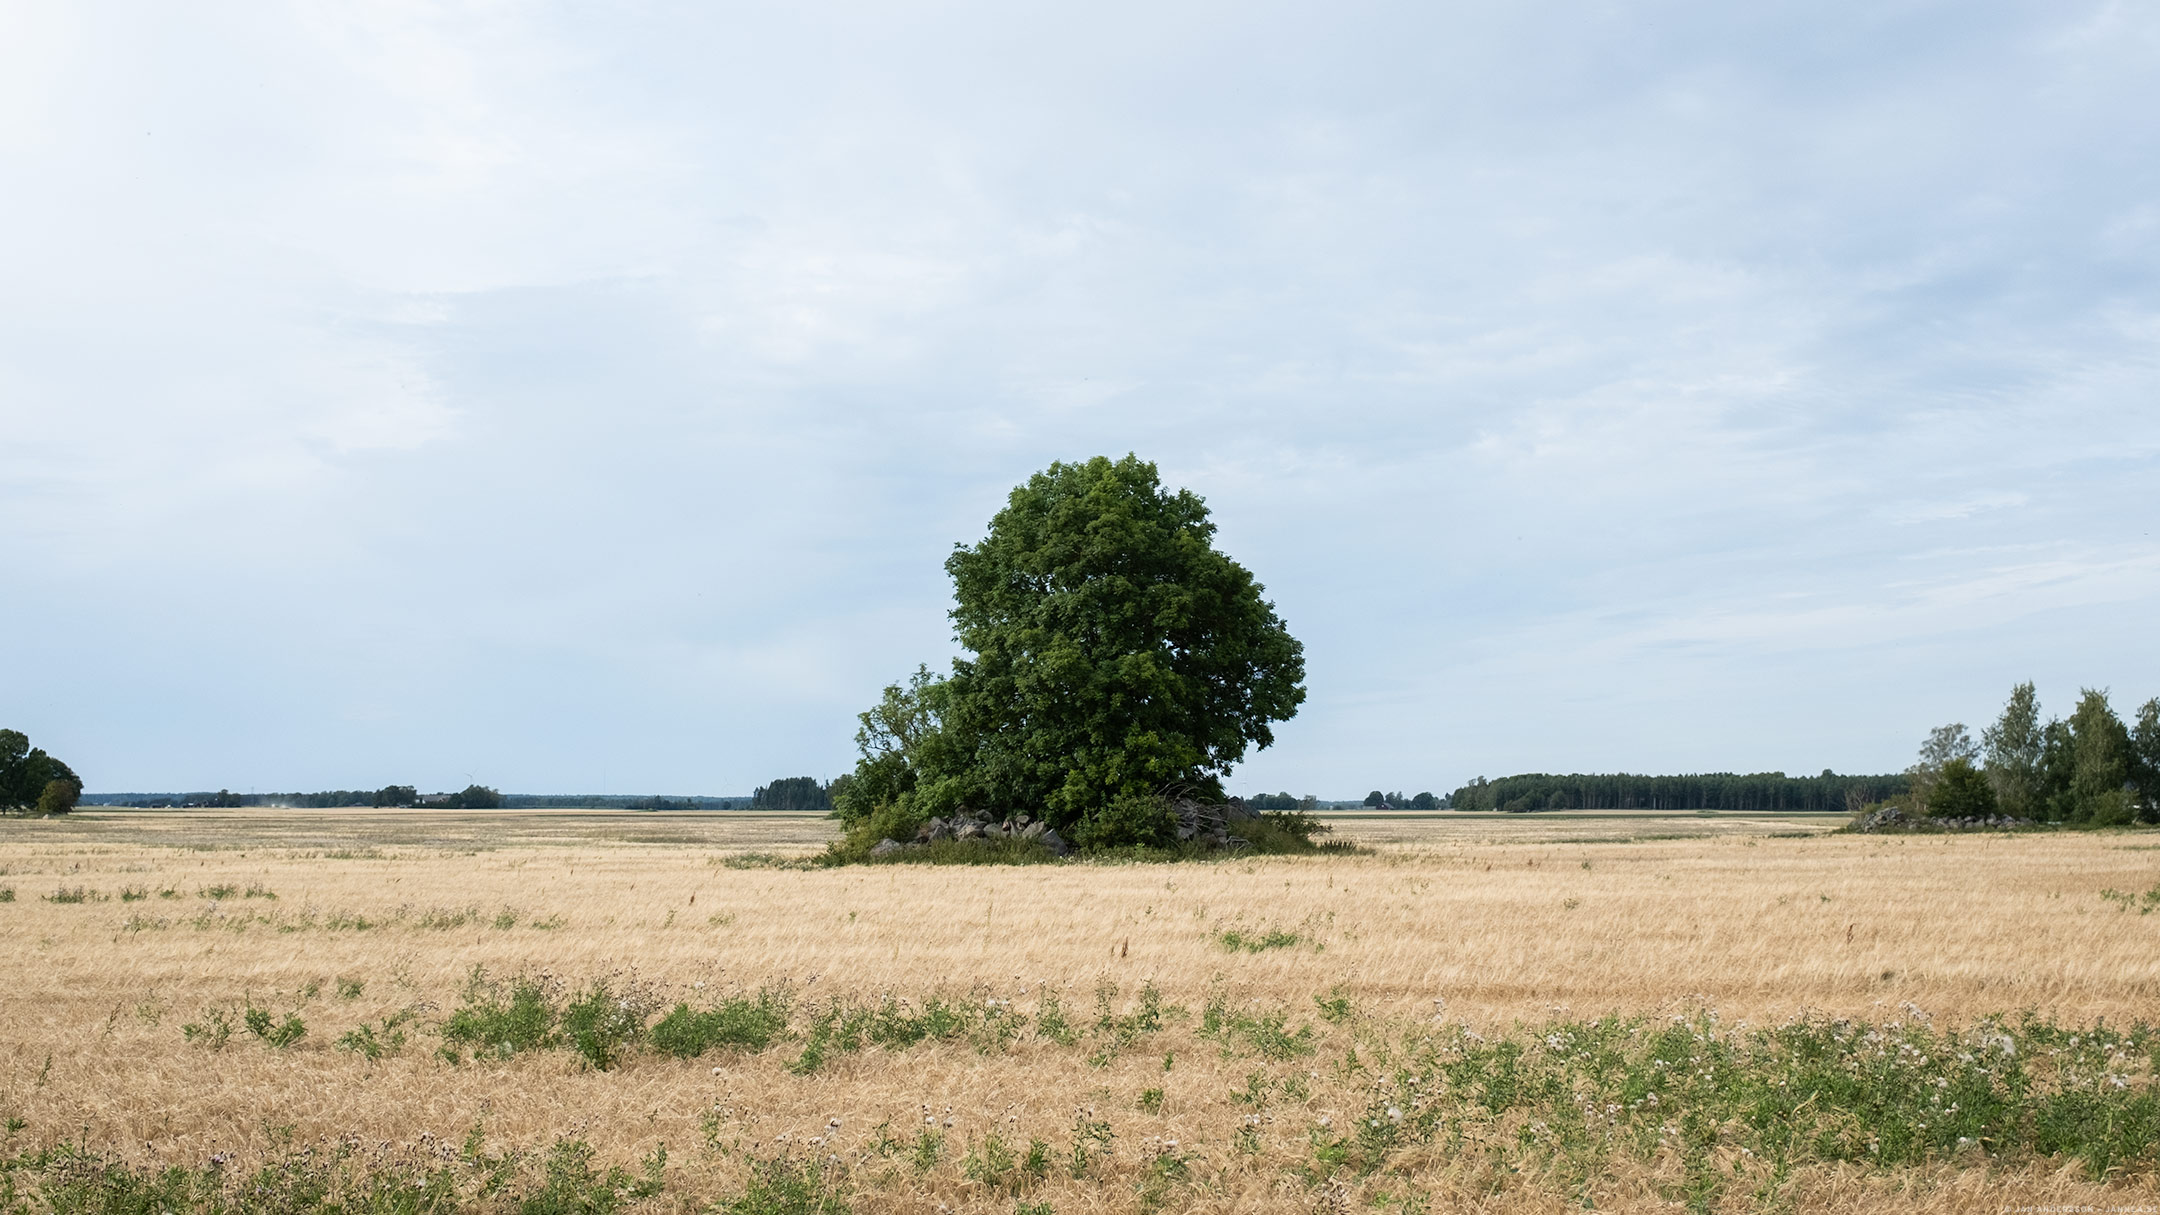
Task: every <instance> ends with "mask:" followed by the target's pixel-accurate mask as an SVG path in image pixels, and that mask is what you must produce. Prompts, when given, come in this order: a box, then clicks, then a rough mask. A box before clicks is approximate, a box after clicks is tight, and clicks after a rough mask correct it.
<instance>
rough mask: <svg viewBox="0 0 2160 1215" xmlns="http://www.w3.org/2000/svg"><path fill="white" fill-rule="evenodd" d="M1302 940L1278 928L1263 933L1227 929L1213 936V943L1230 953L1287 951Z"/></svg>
mask: <svg viewBox="0 0 2160 1215" xmlns="http://www.w3.org/2000/svg"><path fill="white" fill-rule="evenodd" d="M1304 939H1305V938H1304V937H1301V936H1299V935H1298V934H1296V933H1294V932H1284V931H1283V930H1282V929H1280V928H1270V929H1268V930H1267V931H1266V932H1264V933H1262V932H1246V931H1244V930H1242V929H1237V928H1229V929H1225V930H1223V931H1222V932H1218V933H1216V934H1215V943H1216V944H1218V945H1220V946H1222V947H1223V948H1224V949H1226V950H1228V951H1230V952H1231V953H1237V952H1240V951H1243V952H1245V953H1260V952H1262V951H1264V950H1269V949H1288V948H1290V947H1291V946H1293V945H1296V944H1298V943H1299V942H1301V941H1303V940H1304Z"/></svg>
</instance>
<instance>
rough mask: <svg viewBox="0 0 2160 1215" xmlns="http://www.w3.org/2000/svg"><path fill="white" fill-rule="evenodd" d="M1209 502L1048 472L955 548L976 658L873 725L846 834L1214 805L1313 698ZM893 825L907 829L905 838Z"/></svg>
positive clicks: (1298, 651)
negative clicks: (1166, 794)
mask: <svg viewBox="0 0 2160 1215" xmlns="http://www.w3.org/2000/svg"><path fill="white" fill-rule="evenodd" d="M1214 536H1215V526H1214V524H1212V523H1210V522H1209V521H1208V512H1207V507H1206V505H1205V504H1204V503H1203V502H1202V501H1201V499H1200V498H1199V496H1198V495H1196V494H1193V493H1192V492H1190V491H1189V490H1179V491H1176V492H1170V491H1168V490H1166V489H1164V487H1163V485H1162V482H1161V479H1160V477H1159V475H1158V474H1157V472H1156V469H1155V466H1154V465H1153V464H1151V463H1148V462H1147V461H1144V460H1141V459H1138V458H1137V457H1134V456H1127V457H1125V458H1124V459H1122V460H1116V461H1113V460H1109V459H1106V458H1102V457H1097V458H1095V459H1092V460H1088V461H1086V462H1084V463H1076V464H1053V465H1051V466H1050V467H1049V468H1048V469H1045V470H1044V471H1043V472H1040V473H1037V474H1036V475H1035V476H1033V477H1031V478H1029V480H1028V482H1027V483H1026V484H1025V485H1022V486H1020V487H1018V488H1017V489H1015V490H1013V492H1012V494H1011V496H1010V497H1009V498H1008V499H1007V501H1006V505H1005V509H1004V510H1001V511H999V512H998V514H997V515H996V517H994V518H993V519H991V521H990V530H989V534H988V535H987V536H985V537H984V538H983V539H982V541H981V542H980V543H977V544H975V545H973V546H971V547H969V546H956V548H955V550H954V552H953V554H952V556H951V558H950V559H948V560H947V561H946V563H945V568H946V572H947V573H949V574H950V575H951V576H952V580H953V591H954V599H955V606H954V608H953V610H952V620H953V624H954V627H955V635H956V637H957V639H958V640H959V642H960V644H961V645H962V646H963V647H965V648H966V650H967V651H968V653H969V656H968V657H964V658H961V659H957V660H955V661H954V663H953V667H952V672H951V674H950V675H948V676H946V677H944V678H942V679H940V678H937V677H935V676H932V675H931V674H930V673H929V672H928V671H927V670H922V671H918V672H917V674H916V676H915V678H914V679H912V680H911V681H910V682H909V684H908V685H907V686H905V687H903V686H901V685H897V684H896V685H894V686H892V687H890V688H887V689H886V692H885V696H884V699H883V700H882V701H881V702H880V703H879V704H878V705H877V706H876V707H874V708H872V709H871V710H870V711H869V712H867V713H865V714H863V717H862V722H863V728H862V731H861V732H860V733H859V734H858V736H857V742H858V743H859V744H860V746H861V748H862V752H863V758H862V761H861V762H860V763H859V764H858V765H857V767H856V771H855V774H854V778H853V779H852V780H850V781H849V782H847V786H846V788H845V791H844V793H843V795H842V796H841V797H840V798H839V799H838V803H839V804H838V807H837V808H838V810H839V813H841V814H842V816H843V817H860V816H863V815H867V814H870V813H872V812H874V811H875V810H877V809H878V808H880V807H889V806H895V805H898V806H901V807H903V808H904V811H905V812H906V813H904V814H903V815H902V816H901V817H910V816H913V817H920V816H923V815H927V814H932V813H943V812H945V811H948V810H951V809H953V808H956V807H958V806H961V805H966V806H969V807H972V808H974V809H977V810H984V811H988V812H989V813H991V814H993V815H998V816H1007V815H1011V814H1014V813H1019V812H1026V813H1029V814H1033V815H1037V816H1040V817H1046V818H1047V819H1048V820H1049V821H1050V822H1051V823H1052V825H1053V826H1056V827H1059V828H1061V829H1063V828H1069V827H1075V826H1083V825H1084V824H1085V823H1086V822H1087V821H1089V820H1090V819H1091V818H1092V817H1093V816H1095V815H1098V814H1102V813H1106V812H1108V811H1109V808H1110V807H1111V806H1112V804H1113V803H1115V802H1117V801H1119V799H1121V798H1131V797H1135V796H1144V795H1148V794H1154V793H1158V792H1162V791H1165V790H1170V789H1174V788H1178V787H1183V788H1185V789H1188V790H1191V791H1193V792H1195V793H1198V794H1200V795H1203V796H1207V797H1210V798H1220V797H1221V796H1222V787H1221V780H1222V777H1223V776H1224V775H1226V774H1227V773H1228V772H1229V770H1230V768H1231V766H1232V765H1234V764H1236V763H1237V762H1238V761H1239V760H1241V759H1243V758H1244V756H1245V754H1246V752H1247V751H1248V750H1250V749H1252V748H1255V747H1265V746H1267V745H1269V744H1270V743H1271V742H1273V741H1274V734H1273V732H1272V729H1271V727H1272V725H1273V723H1275V722H1279V721H1283V720H1285V719H1287V718H1289V717H1290V716H1291V715H1292V714H1294V713H1296V712H1297V708H1298V705H1299V704H1300V703H1301V702H1302V701H1303V700H1304V699H1305V689H1304V684H1303V680H1304V674H1305V660H1304V653H1303V649H1302V647H1300V646H1299V644H1298V642H1297V639H1296V638H1293V637H1292V636H1291V635H1290V633H1289V630H1288V629H1286V628H1285V627H1284V626H1283V622H1282V620H1281V619H1280V618H1278V617H1277V616H1276V614H1275V610H1274V607H1273V605H1271V604H1270V603H1269V602H1268V601H1267V600H1266V599H1265V598H1264V596H1263V588H1262V587H1261V585H1260V583H1259V582H1257V581H1255V580H1254V578H1253V576H1252V574H1251V572H1249V571H1248V570H1246V569H1245V567H1244V566H1242V565H1239V564H1238V563H1237V562H1235V561H1233V560H1231V559H1230V558H1229V557H1227V556H1225V555H1224V554H1223V553H1221V552H1220V551H1218V550H1217V549H1216V548H1215V547H1214V543H1213V541H1214ZM896 825H897V824H896Z"/></svg>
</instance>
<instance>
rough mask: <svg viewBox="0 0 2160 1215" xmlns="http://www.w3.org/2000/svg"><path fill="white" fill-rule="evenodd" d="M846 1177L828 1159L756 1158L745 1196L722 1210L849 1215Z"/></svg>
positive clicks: (754, 1214) (748, 1214)
mask: <svg viewBox="0 0 2160 1215" xmlns="http://www.w3.org/2000/svg"><path fill="white" fill-rule="evenodd" d="M845 1177H846V1174H845V1172H844V1171H843V1170H842V1169H841V1168H840V1167H838V1166H837V1165H832V1164H828V1163H826V1162H824V1161H818V1160H800V1161H798V1160H795V1159H792V1158H790V1157H786V1156H781V1157H777V1158H775V1159H772V1160H753V1161H751V1162H750V1183H749V1185H748V1187H747V1188H745V1189H744V1191H743V1193H742V1196H741V1197H739V1198H736V1199H734V1200H733V1201H731V1202H726V1203H722V1204H721V1205H720V1206H719V1208H718V1210H719V1211H721V1212H723V1215H848V1205H847V1203H846V1202H845V1201H843V1200H842V1199H841V1197H840V1189H841V1187H842V1184H843V1182H844V1180H845Z"/></svg>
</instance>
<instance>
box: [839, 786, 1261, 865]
mask: <svg viewBox="0 0 2160 1215" xmlns="http://www.w3.org/2000/svg"><path fill="white" fill-rule="evenodd" d="M1170 813H1171V815H1172V817H1174V818H1176V819H1177V837H1178V839H1179V840H1181V841H1188V842H1189V841H1198V842H1199V843H1201V844H1203V845H1205V846H1207V847H1210V848H1222V849H1225V850H1228V851H1235V850H1237V849H1240V848H1249V847H1251V846H1252V841H1250V840H1248V839H1245V838H1244V837H1242V836H1239V835H1236V834H1234V833H1233V829H1234V828H1236V827H1238V826H1240V825H1241V824H1244V823H1249V822H1253V821H1255V820H1257V819H1258V818H1259V817H1260V815H1259V813H1258V812H1257V811H1254V810H1251V809H1248V808H1247V807H1246V805H1245V802H1244V799H1242V798H1236V797H1233V798H1231V799H1230V800H1229V801H1227V802H1221V803H1214V802H1203V801H1198V800H1195V799H1193V798H1190V797H1175V798H1172V799H1171V800H1170ZM1000 839H1019V840H1033V841H1035V842H1036V843H1038V844H1040V845H1042V846H1043V847H1044V848H1047V849H1049V851H1050V854H1051V855H1052V856H1070V855H1071V854H1072V850H1073V849H1072V845H1071V844H1069V843H1067V842H1065V838H1064V837H1063V836H1060V835H1059V834H1058V833H1057V832H1056V831H1054V830H1052V829H1051V827H1050V824H1048V823H1046V822H1044V821H1042V820H1041V819H1037V818H1030V817H1029V816H1028V815H1026V814H1016V815H1014V816H1012V817H1011V818H1008V819H995V818H992V817H990V816H989V815H987V814H984V813H982V812H981V811H979V810H969V809H967V808H966V807H962V808H961V809H959V810H955V811H953V813H952V815H951V817H949V818H933V819H931V820H930V821H929V822H927V823H924V824H923V825H922V826H921V827H920V828H918V829H917V830H916V832H915V838H914V839H911V840H907V841H904V842H903V841H901V840H896V839H882V840H879V841H878V842H877V845H876V846H875V847H873V848H871V849H870V855H871V856H874V857H885V856H891V855H892V854H893V853H895V852H904V851H906V850H907V849H910V848H927V847H929V846H930V845H932V844H935V843H937V842H939V841H940V840H1000Z"/></svg>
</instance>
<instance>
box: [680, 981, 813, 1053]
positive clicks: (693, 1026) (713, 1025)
mask: <svg viewBox="0 0 2160 1215" xmlns="http://www.w3.org/2000/svg"><path fill="white" fill-rule="evenodd" d="M789 1004H790V1000H789V998H788V996H787V994H786V993H785V992H782V991H779V990H776V989H771V988H768V989H766V990H764V991H760V992H759V993H758V994H757V995H755V996H735V997H731V998H729V999H726V1000H722V1001H721V1002H720V1003H718V1004H716V1005H714V1006H713V1007H711V1008H708V1009H706V1010H704V1011H702V1012H693V1011H691V1008H690V1006H689V1005H688V1004H677V1005H676V1006H675V1008H674V1010H673V1011H671V1012H669V1013H668V1015H667V1016H665V1017H662V1018H660V1021H659V1023H658V1024H656V1025H654V1026H653V1027H652V1031H651V1034H650V1038H651V1041H652V1045H653V1049H654V1050H657V1051H659V1052H660V1053H662V1054H666V1055H673V1056H675V1057H676V1058H678V1059H695V1058H697V1057H698V1056H699V1055H702V1054H704V1053H705V1052H706V1051H708V1050H717V1049H721V1048H730V1049H734V1050H744V1051H751V1052H756V1051H761V1050H764V1049H765V1048H766V1047H768V1046H771V1045H772V1044H773V1041H774V1039H776V1038H778V1037H779V1036H780V1035H781V1034H782V1033H785V1032H786V1030H787V1020H788V1006H789Z"/></svg>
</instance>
